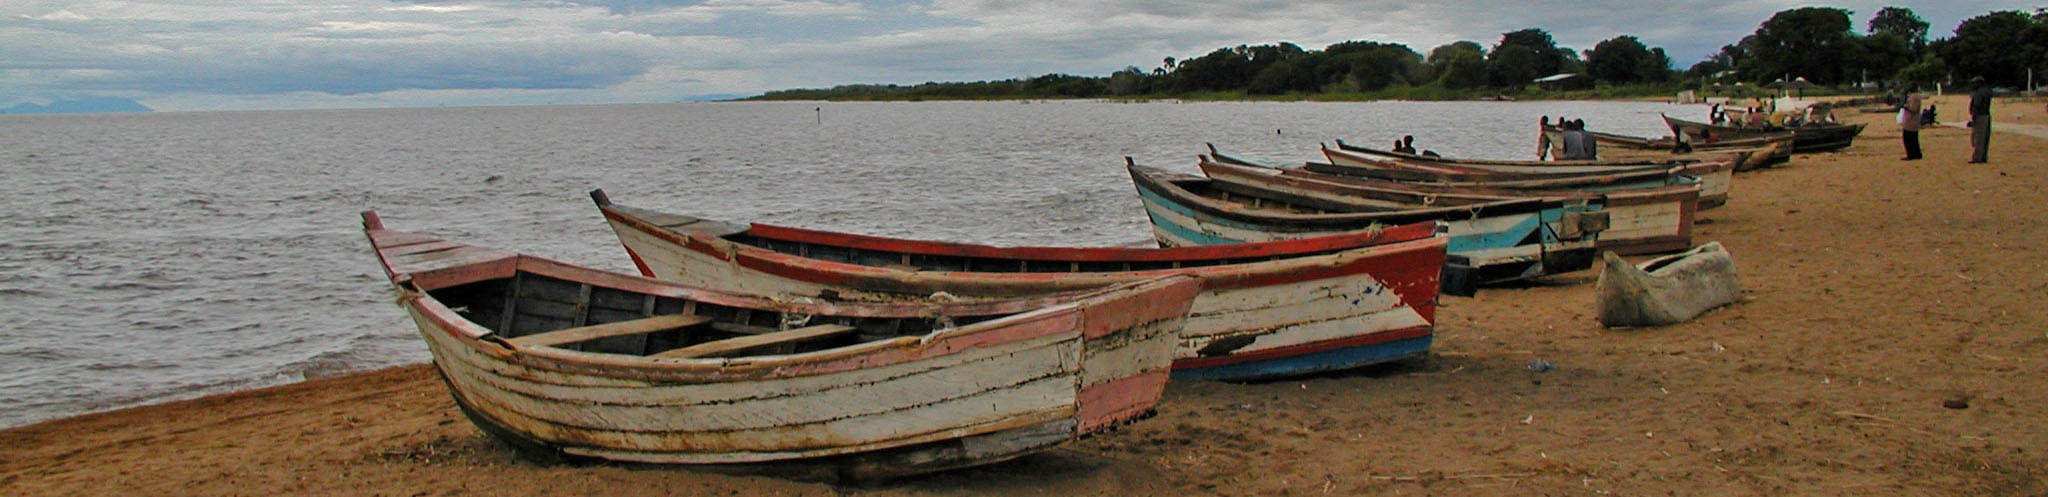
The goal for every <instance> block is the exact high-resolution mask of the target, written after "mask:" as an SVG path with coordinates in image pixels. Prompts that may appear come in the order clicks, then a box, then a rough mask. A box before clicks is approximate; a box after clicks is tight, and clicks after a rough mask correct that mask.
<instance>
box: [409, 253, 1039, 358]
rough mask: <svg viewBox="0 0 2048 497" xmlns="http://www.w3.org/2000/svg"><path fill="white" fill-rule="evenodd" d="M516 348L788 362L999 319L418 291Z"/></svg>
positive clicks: (549, 285) (492, 290)
mask: <svg viewBox="0 0 2048 497" xmlns="http://www.w3.org/2000/svg"><path fill="white" fill-rule="evenodd" d="M427 293H428V294H429V295H430V296H432V297H433V298H435V299H436V300H438V301H440V302H441V303H442V304H443V305H446V306H448V307H449V308H450V309H452V310H454V311H455V312H456V313H457V314H459V315H461V316H462V317H464V318H466V319H468V320H470V321H471V322H474V323H476V324H478V325H481V326H483V327H485V328H488V329H490V330H491V331H492V333H493V335H495V336H497V337H498V338H502V339H505V340H506V341H507V342H510V343H512V344H514V345H519V346H549V347H560V348H565V349H570V350H578V351H584V352H599V353H607V354H625V355H633V356H646V357H652V358H708V357H742V356H760V355H774V354H792V353H800V352H810V351H816V350H824V349H830V348H835V347H841V346H846V345H852V344H855V343H860V342H867V341H874V340H883V339H888V338H894V337H900V336H917V335H924V334H927V333H931V332H932V331H933V330H935V329H938V328H944V327H948V326H958V325H965V324H971V323H975V322H980V321H985V320H989V319H994V318H998V317H1002V316H1001V315H991V316H947V317H937V318H934V317H903V318H889V317H851V316H821V315H805V314H797V313H791V312H783V311H777V310H770V309H751V308H743V307H733V306H726V305H719V304H714V303H709V302H699V301H694V300H687V299H680V298H673V297H662V296H656V295H649V294H644V293H638V292H632V291H627V290H620V289H616V288H608V287H603V286H597V285H591V284H587V283H581V282H577V281H571V280H565V279H560V278H554V277H550V276H544V275H540V274H535V273H529V272H524V271H521V272H519V273H517V274H515V275H514V276H512V277H509V278H498V279H490V280H483V281H478V282H475V283H469V284H464V285H457V286H452V287H447V288H440V289H436V290H431V291H428V292H427Z"/></svg>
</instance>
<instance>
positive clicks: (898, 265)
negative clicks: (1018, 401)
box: [591, 191, 1590, 380]
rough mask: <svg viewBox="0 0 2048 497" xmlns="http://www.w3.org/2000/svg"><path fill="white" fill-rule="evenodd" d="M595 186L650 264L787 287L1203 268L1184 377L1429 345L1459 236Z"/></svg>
mask: <svg viewBox="0 0 2048 497" xmlns="http://www.w3.org/2000/svg"><path fill="white" fill-rule="evenodd" d="M591 197H592V199H593V200H595V201H596V202H597V206H598V209H599V210H601V211H603V213H604V217H605V220H607V221H609V222H610V223H611V226H612V229H613V230H614V231H616V232H617V233H618V236H619V241H620V242H621V243H622V244H623V245H625V247H626V251H627V253H628V254H629V255H631V256H632V258H633V261H634V263H635V264H636V265H637V266H638V267H639V268H640V271H641V273H642V274H645V275H648V276H652V277H655V278H660V279H664V280H669V281H677V282H683V283H687V284H717V285H721V286H725V287H730V288H736V289H740V290H744V291H748V292H753V293H761V294H767V295H779V296H788V297H789V298H815V299H827V300H835V301H836V300H862V301H887V300H894V299H900V298H903V297H905V296H925V295H933V294H939V293H943V294H945V295H948V296H951V297H952V298H959V299H969V300H974V299H991V298H1014V297H1019V296H1032V295H1040V294H1045V293H1051V292H1065V291H1074V290H1080V289H1090V288H1097V287H1101V286H1104V285H1111V284H1118V283H1125V282H1130V281H1137V280H1144V279H1150V278H1157V277H1161V276H1170V275H1188V276H1193V277H1195V278H1196V279H1197V280H1199V281H1200V282H1201V284H1202V292H1201V293H1200V294H1199V295H1197V296H1196V297H1195V302H1194V304H1193V305H1194V307H1193V309H1194V310H1193V311H1192V314H1191V315H1190V317H1189V319H1188V324H1187V327H1186V329H1185V330H1183V332H1182V334H1181V336H1180V339H1179V341H1178V342H1177V344H1176V345H1175V360H1174V365H1173V376H1174V377H1175V378H1180V379H1221V380H1241V379H1254V378H1264V377H1276V376H1289V375H1299V374H1306V373H1313V372H1318V371H1327V370H1334V369H1343V368H1350V367H1356V366H1362V365H1366V364H1373V363H1379V362H1386V361H1392V360H1397V359H1402V358H1406V357H1410V356H1414V355H1418V354H1421V353H1423V352H1426V351H1428V349H1429V344H1430V342H1431V340H1432V339H1433V334H1432V333H1433V332H1434V330H1435V326H1436V301H1437V295H1438V293H1439V291H1440V290H1441V289H1442V288H1443V287H1442V286H1441V285H1442V282H1443V277H1442V275H1441V273H1442V271H1443V267H1444V258H1445V255H1444V247H1445V246H1446V244H1447V243H1448V240H1447V238H1446V237H1444V236H1442V235H1439V234H1438V226H1437V224H1436V223H1434V222H1433V221H1432V220H1430V219H1418V220H1417V221H1416V222H1415V223H1411V224H1407V225H1404V226H1382V227H1381V228H1382V229H1379V230H1376V231H1373V232H1363V233H1348V234H1345V235H1343V236H1328V237H1318V238H1315V239H1307V240H1293V241H1287V242H1275V243H1261V244H1246V245H1235V246H1227V247H1185V248H1073V247H991V246H985V245H971V244H959V243H945V242H935V241H920V240H902V239H894V238H882V237H873V236H865V235H856V234H848V233H834V232H826V231H817V230H808V229H802V228H790V227H782V226H772V225H764V224H746V225H741V224H728V223H722V222H717V221H711V220H706V219H701V218H697V217H691V216H684V215H677V214H668V213H663V212H657V211H652V210H647V209H639V208H633V207H627V206H622V205H616V204H613V203H612V202H611V200H610V199H609V198H607V197H606V196H605V195H604V193H603V192H602V191H596V192H592V193H591ZM1588 259H1589V260H1588V264H1590V257H1589V258H1588ZM1453 281H1464V280H1462V279H1458V278H1453ZM1451 288H1452V290H1450V291H1452V292H1453V293H1462V294H1470V293H1471V292H1470V290H1469V289H1462V288H1459V287H1456V286H1453V287H1451Z"/></svg>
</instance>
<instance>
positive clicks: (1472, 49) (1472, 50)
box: [1425, 40, 1486, 66]
mask: <svg viewBox="0 0 2048 497" xmlns="http://www.w3.org/2000/svg"><path fill="white" fill-rule="evenodd" d="M1464 54H1472V55H1477V56H1480V57H1485V56H1486V47H1482V46H1479V42H1476V41H1465V40H1458V41H1454V42H1450V43H1445V44H1443V45H1442V46H1438V47H1436V48H1433V49H1430V50H1429V58H1428V59H1425V61H1426V62H1428V63H1429V65H1432V66H1443V65H1446V64H1449V63H1450V62H1451V60H1452V59H1456V58H1457V57H1458V56H1459V55H1464Z"/></svg>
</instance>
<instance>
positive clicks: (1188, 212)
mask: <svg viewBox="0 0 2048 497" xmlns="http://www.w3.org/2000/svg"><path fill="white" fill-rule="evenodd" d="M1138 195H1140V196H1143V197H1145V199H1146V200H1150V201H1151V202H1150V203H1149V204H1148V207H1149V206H1152V205H1156V206H1159V207H1160V208H1164V209H1166V210H1169V211H1173V212H1175V213H1178V214H1180V215H1182V216H1186V217H1188V218H1191V219H1196V220H1200V221H1201V222H1204V223H1213V224H1216V225H1219V226H1228V227H1231V228H1237V229H1242V230H1247V231H1261V232H1267V233H1275V234H1283V233H1285V232H1283V231H1277V230H1274V229H1273V228H1272V227H1271V226H1266V225H1260V224H1252V223H1246V222H1241V221H1237V220H1232V219H1223V218H1218V217H1216V216H1211V215H1208V214H1205V213H1201V212H1196V211H1195V210H1194V209H1189V208H1187V207H1186V206H1183V205H1180V204H1178V203H1175V202H1173V201H1172V200H1168V199H1166V198H1165V197H1162V196H1160V195H1158V194H1155V193H1153V192H1151V191H1147V190H1144V189H1139V190H1138ZM1573 210H1580V208H1573ZM1586 210H1594V209H1592V208H1587V209H1586ZM1564 211H1565V209H1544V210H1543V211H1542V212H1541V213H1539V214H1538V215H1536V216H1529V217H1527V218H1524V220H1523V221H1522V222H1520V223H1515V225H1514V226H1512V227H1509V228H1508V229H1506V230H1503V231H1495V232H1488V233H1464V234H1459V235H1453V236H1451V239H1450V244H1449V245H1448V246H1446V247H1445V251H1448V252H1450V253H1452V254H1456V253H1459V252H1465V251H1471V250H1485V249H1495V248H1507V247H1514V246H1517V245H1520V244H1521V241H1522V240H1526V239H1528V238H1529V234H1530V233H1531V232H1535V233H1538V237H1539V239H1541V240H1543V243H1557V242H1558V240H1557V236H1556V235H1555V234H1553V233H1551V232H1550V230H1547V229H1543V224H1542V223H1556V222H1558V221H1559V220H1560V219H1563V218H1564ZM1146 215H1147V217H1150V218H1152V225H1153V226H1156V227H1158V228H1159V229H1160V230H1163V231H1166V232H1168V233H1172V234H1174V235H1175V236H1178V237H1180V238H1181V239H1184V240H1188V241H1191V242H1194V243H1197V244H1201V245H1223V244H1232V243H1244V242H1245V241H1244V240H1235V239H1230V238H1223V237H1219V236H1216V235H1213V234H1209V233H1204V232H1202V231H1201V230H1199V229H1195V228H1194V227H1190V226H1181V225H1177V224H1174V223H1173V222H1172V221H1169V220H1167V219H1165V218H1162V217H1160V216H1157V215H1153V214H1152V213H1150V212H1147V213H1146ZM1539 219H1540V221H1539ZM1358 229H1365V228H1364V227H1359V228H1358Z"/></svg>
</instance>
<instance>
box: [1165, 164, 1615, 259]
mask: <svg viewBox="0 0 2048 497" xmlns="http://www.w3.org/2000/svg"><path fill="white" fill-rule="evenodd" d="M1125 161H1126V162H1125V167H1126V169H1127V170H1128V171H1129V172H1130V174H1131V182H1132V183H1133V184H1135V185H1136V186H1137V189H1138V198H1139V201H1140V202H1142V203H1143V204H1144V206H1145V213H1146V215H1147V216H1148V217H1149V218H1151V220H1152V233H1153V236H1154V237H1156V238H1158V240H1159V243H1160V244H1161V245H1165V246H1200V245H1223V246H1230V244H1242V243H1255V242H1270V241H1275V240H1297V239H1312V238H1317V237H1325V236H1330V235H1337V234H1345V233H1356V232H1372V231H1374V230H1382V229H1386V227H1388V226H1399V225H1404V224H1407V223H1416V222H1425V221H1440V222H1443V223H1444V224H1445V226H1446V229H1447V232H1446V233H1447V234H1448V235H1449V237H1450V241H1449V244H1448V245H1447V247H1446V250H1448V251H1449V256H1448V257H1447V258H1446V261H1445V264H1446V266H1447V267H1448V268H1450V269H1449V270H1446V271H1445V274H1446V278H1447V279H1456V278H1458V277H1462V278H1463V281H1460V282H1457V283H1456V284H1459V285H1465V284H1493V283H1503V282H1509V281H1516V280H1523V279H1528V278H1535V277H1540V276H1545V275H1551V274H1558V273H1565V272H1571V271H1577V270H1581V269H1586V268H1589V267H1592V264H1593V256H1594V254H1595V251H1594V243H1595V242H1596V240H1597V238H1598V235H1599V232H1600V230H1602V229H1605V226H1606V222H1607V214H1606V213H1603V212H1597V211H1591V210H1589V209H1588V208H1587V206H1586V205H1584V204H1583V203H1581V202H1580V201H1572V202H1567V201H1564V200H1559V199H1554V198H1524V199H1518V200H1504V201H1498V202H1488V203H1482V204H1471V205H1457V206H1444V207H1436V208H1426V209H1406V210H1392V211H1382V212H1349V211H1344V210H1339V209H1332V208H1328V207H1327V206H1323V205H1317V204H1314V203H1311V202H1306V201H1290V200H1283V199H1276V198H1268V197H1262V196H1258V195H1248V194H1246V193H1245V192H1242V191H1239V190H1237V189H1236V188H1235V186H1234V185H1231V184H1229V183H1224V182H1219V181H1215V180H1212V179H1209V178H1203V177H1200V176H1192V175H1186V174H1178V173H1170V172H1166V171H1163V170H1159V169H1156V168H1150V167H1145V166H1139V165H1137V164H1135V163H1133V162H1131V161H1130V160H1129V159H1126V160H1125ZM1452 284H1453V283H1448V282H1447V283H1446V285H1452Z"/></svg>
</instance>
